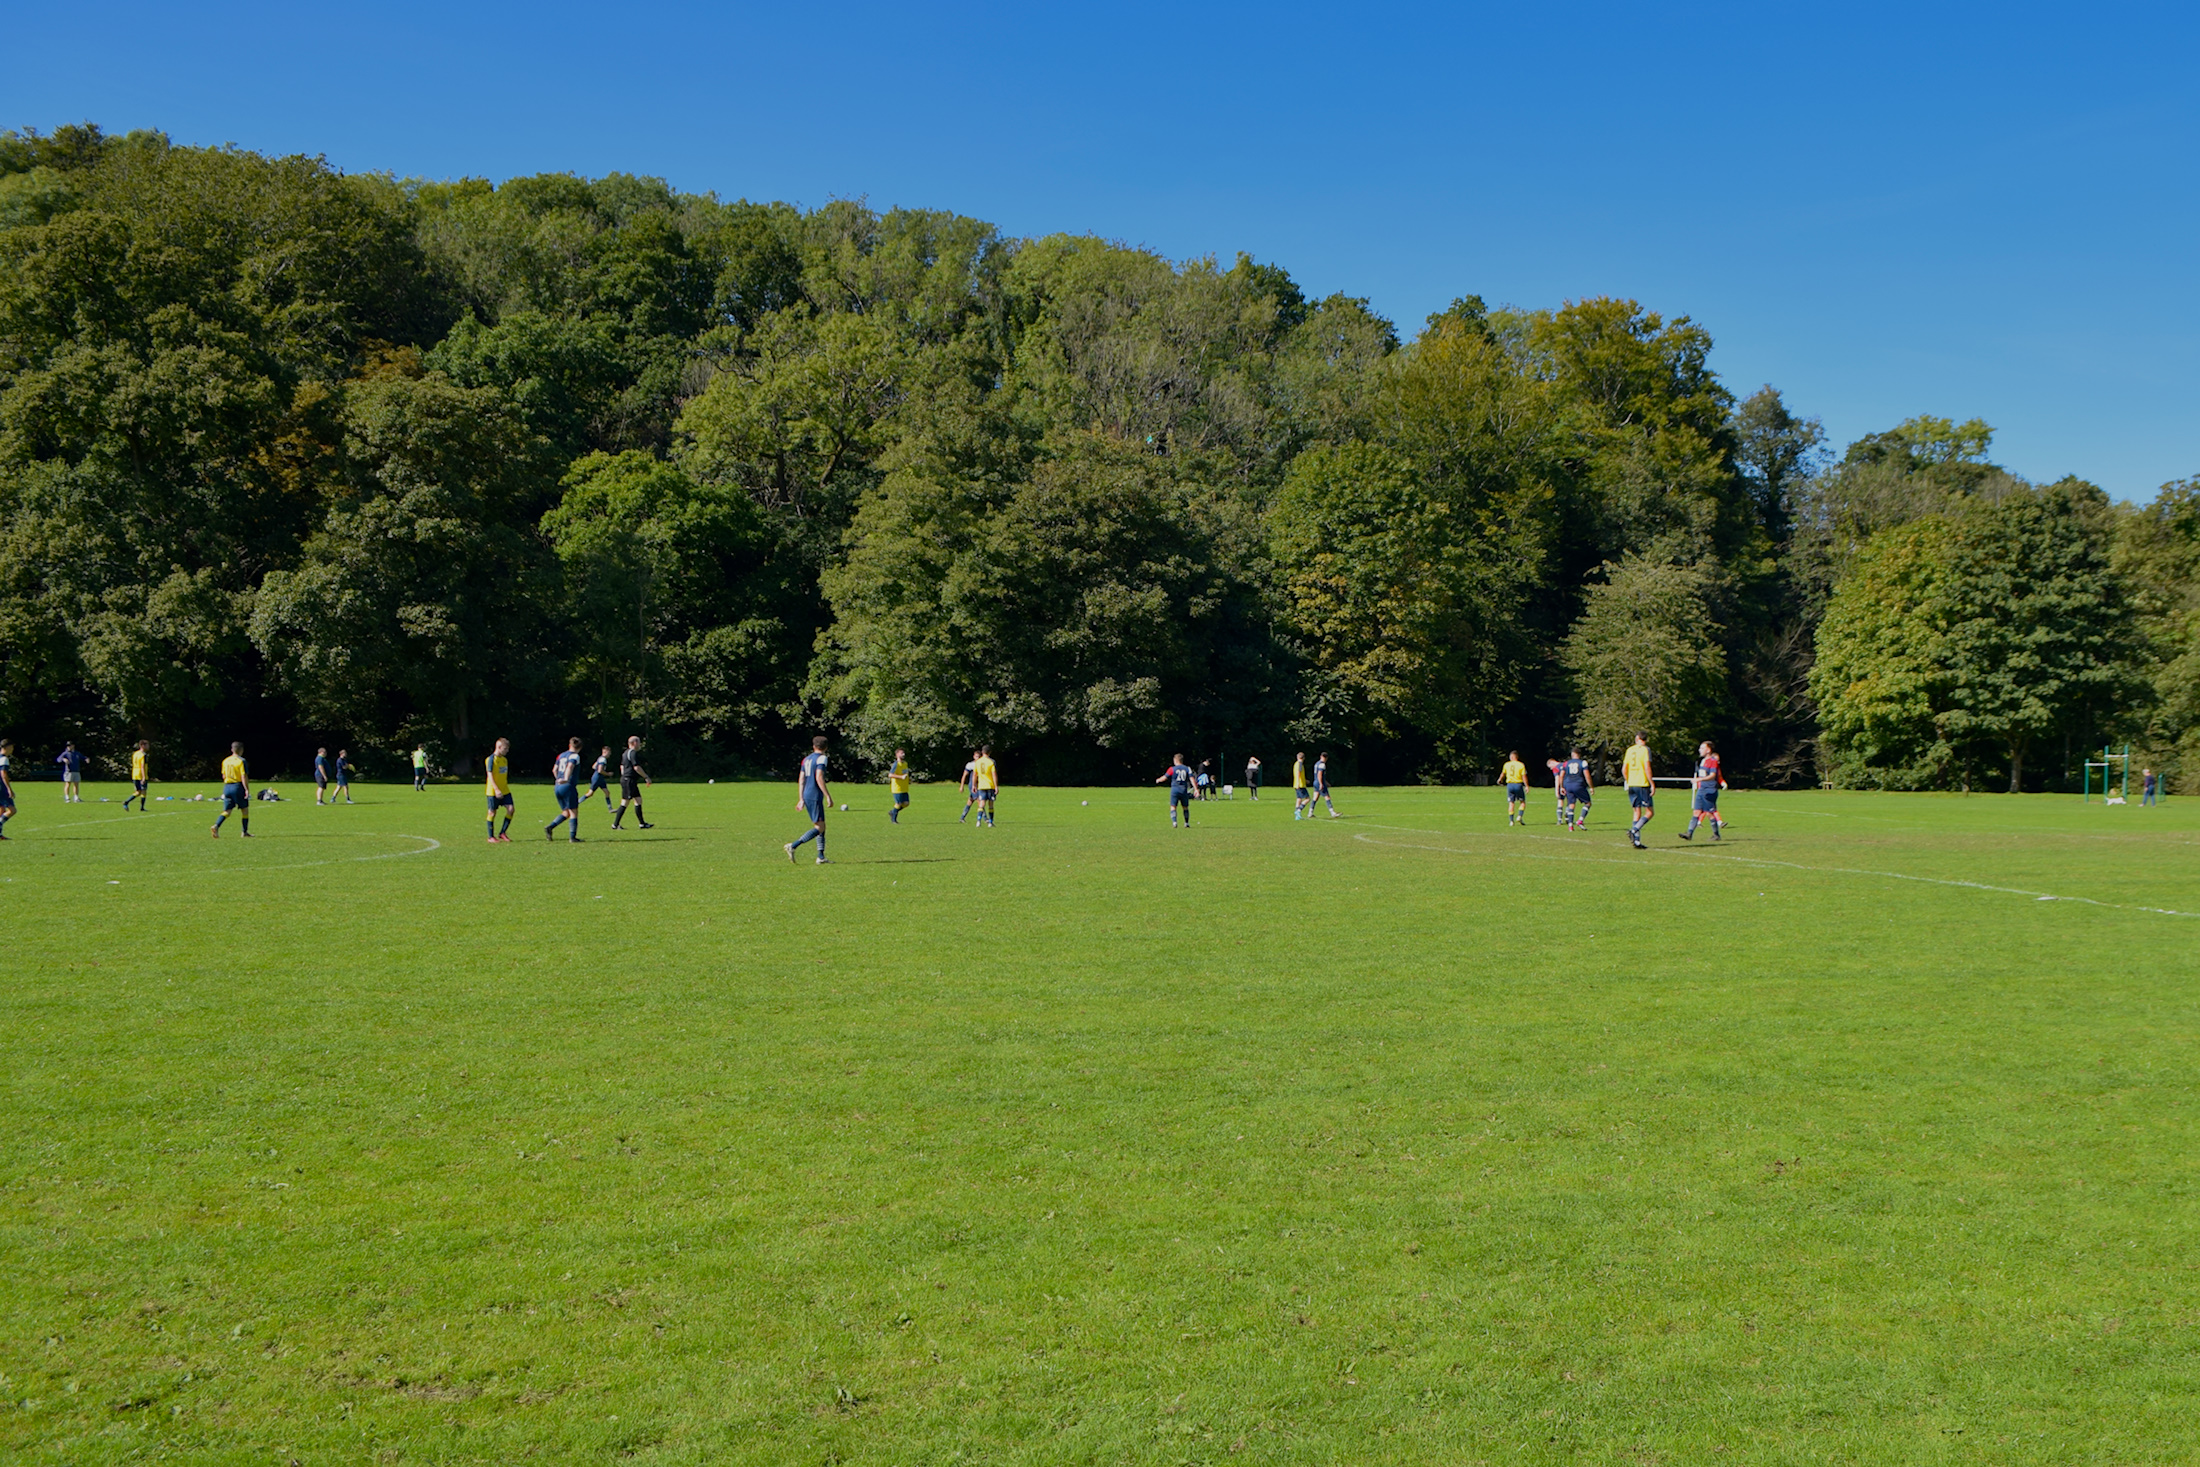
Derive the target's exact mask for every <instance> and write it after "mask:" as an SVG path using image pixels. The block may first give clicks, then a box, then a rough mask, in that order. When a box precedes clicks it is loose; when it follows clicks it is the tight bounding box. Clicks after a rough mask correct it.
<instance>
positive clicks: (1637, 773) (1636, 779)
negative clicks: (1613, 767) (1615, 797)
mask: <svg viewBox="0 0 2200 1467" xmlns="http://www.w3.org/2000/svg"><path fill="white" fill-rule="evenodd" d="M1620 777H1621V779H1623V780H1624V781H1625V782H1626V784H1627V787H1628V788H1629V789H1631V790H1646V789H1648V788H1650V751H1649V749H1647V748H1646V747H1644V746H1643V745H1641V744H1630V745H1629V746H1628V748H1627V757H1626V758H1625V759H1623V760H1621V761H1620Z"/></svg>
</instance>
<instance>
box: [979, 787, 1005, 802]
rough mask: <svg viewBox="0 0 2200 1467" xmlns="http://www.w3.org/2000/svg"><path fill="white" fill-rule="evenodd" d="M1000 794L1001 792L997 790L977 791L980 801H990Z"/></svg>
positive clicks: (990, 788) (989, 788)
mask: <svg viewBox="0 0 2200 1467" xmlns="http://www.w3.org/2000/svg"><path fill="white" fill-rule="evenodd" d="M1000 793H1001V792H1000V791H999V790H998V789H995V788H992V787H988V788H986V789H982V790H979V791H978V798H979V799H981V800H991V799H994V798H996V797H998V796H999V794H1000Z"/></svg>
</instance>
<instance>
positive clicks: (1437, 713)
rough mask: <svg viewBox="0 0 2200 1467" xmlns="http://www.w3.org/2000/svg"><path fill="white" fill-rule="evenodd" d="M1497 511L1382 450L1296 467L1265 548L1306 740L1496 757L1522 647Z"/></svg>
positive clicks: (1313, 455)
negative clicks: (1306, 681)
mask: <svg viewBox="0 0 2200 1467" xmlns="http://www.w3.org/2000/svg"><path fill="white" fill-rule="evenodd" d="M1488 510H1489V506H1487V505H1480V506H1477V505H1474V504H1471V503H1469V504H1461V503H1457V502H1453V501H1451V500H1449V499H1447V498H1446V497H1445V496H1443V495H1442V494H1440V493H1435V492H1431V491H1430V489H1429V488H1428V486H1426V485H1425V484H1424V483H1422V482H1421V480H1420V479H1419V477H1418V476H1417V475H1416V474H1415V472H1414V470H1413V467H1412V465H1411V464H1410V463H1409V462H1408V461H1407V460H1406V459H1404V458H1403V457H1401V456H1400V455H1398V454H1396V453H1393V452H1390V451H1388V450H1385V449H1382V448H1378V447H1374V446H1372V445H1367V444H1352V445H1348V446H1346V447H1343V448H1329V447H1316V448H1313V449H1310V450H1308V451H1307V452H1305V453H1303V454H1301V455H1300V456H1299V457H1298V459H1297V460H1296V461H1295V462H1294V463H1293V464H1292V466H1291V472H1290V474H1289V476H1288V477H1287V478H1286V479H1285V481H1284V485H1283V489H1282V491H1281V493H1280V494H1279V495H1278V497H1277V500H1276V504H1275V508H1274V509H1273V510H1272V511H1270V514H1269V531H1268V543H1269V553H1270V555H1271V556H1272V557H1273V559H1274V561H1275V566H1276V581H1277V594H1278V596H1279V598H1280V600H1281V603H1282V606H1283V608H1284V620H1285V623H1286V625H1288V626H1289V627H1290V628H1291V630H1292V632H1293V634H1294V636H1295V637H1296V638H1297V639H1298V640H1299V641H1300V643H1301V645H1302V647H1303V653H1304V656H1305V658H1306V660H1307V662H1308V664H1309V670H1310V675H1311V678H1312V686H1311V687H1310V689H1309V691H1308V695H1307V708H1308V716H1307V718H1306V720H1305V721H1304V736H1305V737H1311V738H1324V739H1326V738H1329V737H1334V736H1337V735H1343V736H1344V737H1346V738H1349V739H1355V740H1357V739H1364V738H1366V737H1368V736H1370V735H1373V736H1379V737H1383V738H1390V739H1405V740H1409V741H1415V742H1421V743H1424V744H1425V745H1427V746H1428V747H1429V749H1430V754H1431V762H1430V765H1429V772H1432V773H1434V772H1446V773H1456V772H1458V771H1460V770H1462V769H1464V768H1467V767H1470V766H1473V765H1477V764H1481V763H1486V762H1487V760H1488V757H1489V755H1490V752H1491V750H1492V748H1493V747H1494V744H1495V741H1496V738H1497V729H1496V720H1497V718H1498V716H1499V714H1500V712H1501V710H1502V709H1503V707H1504V704H1505V702H1506V700H1507V698H1508V697H1509V695H1510V694H1511V693H1512V691H1513V688H1514V685H1515V684H1514V680H1515V678H1516V676H1517V670H1518V668H1519V666H1520V663H1521V660H1522V655H1523V648H1522V647H1521V645H1520V641H1519V638H1518V636H1517V634H1516V632H1515V631H1514V614H1515V612H1516V611H1517V609H1518V605H1519V599H1520V592H1521V590H1522V589H1523V585H1522V581H1523V577H1522V576H1521V575H1520V574H1519V562H1518V559H1517V557H1516V556H1515V555H1512V554H1509V553H1508V552H1509V551H1511V550H1513V549H1515V548H1516V547H1512V546H1508V545H1507V544H1506V541H1505V537H1504V534H1503V531H1502V527H1501V526H1497V525H1494V524H1493V523H1491V522H1490V521H1489V520H1487V519H1486V518H1484V516H1485V515H1486V514H1487V513H1488ZM1478 511H1480V513H1478Z"/></svg>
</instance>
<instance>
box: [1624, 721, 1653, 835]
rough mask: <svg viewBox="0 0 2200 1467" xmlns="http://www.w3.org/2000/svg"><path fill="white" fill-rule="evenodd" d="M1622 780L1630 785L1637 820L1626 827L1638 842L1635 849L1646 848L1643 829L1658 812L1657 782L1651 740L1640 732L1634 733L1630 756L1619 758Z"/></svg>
mask: <svg viewBox="0 0 2200 1467" xmlns="http://www.w3.org/2000/svg"><path fill="white" fill-rule="evenodd" d="M1620 780H1621V782H1622V783H1624V784H1625V785H1626V786H1627V805H1628V808H1629V809H1631V810H1633V811H1634V814H1635V823H1634V824H1632V825H1630V826H1628V827H1627V838H1628V839H1629V840H1631V841H1633V842H1634V843H1635V849H1636V850H1638V851H1640V850H1646V849H1648V847H1646V846H1644V845H1643V843H1642V828H1643V827H1644V826H1645V825H1648V824H1649V823H1650V817H1651V816H1653V815H1655V814H1656V813H1657V809H1656V807H1655V805H1654V804H1653V803H1652V802H1653V800H1654V799H1655V797H1656V795H1657V784H1656V782H1655V781H1654V780H1652V779H1651V777H1650V740H1649V739H1647V738H1645V737H1644V736H1643V735H1641V734H1636V735H1635V741H1634V743H1632V744H1630V745H1628V746H1627V757H1626V758H1625V759H1623V760H1621V761H1620Z"/></svg>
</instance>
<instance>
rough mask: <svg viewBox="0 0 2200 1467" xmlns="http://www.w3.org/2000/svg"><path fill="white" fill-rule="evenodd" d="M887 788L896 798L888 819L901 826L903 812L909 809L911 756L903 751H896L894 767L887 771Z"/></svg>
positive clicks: (887, 816) (887, 813)
mask: <svg viewBox="0 0 2200 1467" xmlns="http://www.w3.org/2000/svg"><path fill="white" fill-rule="evenodd" d="M886 788H887V790H888V792H889V793H891V794H892V795H893V797H894V803H893V806H892V808H890V809H889V810H887V812H886V818H887V819H888V820H891V821H893V822H894V824H896V825H899V824H901V812H902V811H904V810H906V809H908V808H909V755H908V754H907V753H906V752H905V751H903V750H901V749H896V750H894V767H893V768H891V769H889V770H887V771H886Z"/></svg>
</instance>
